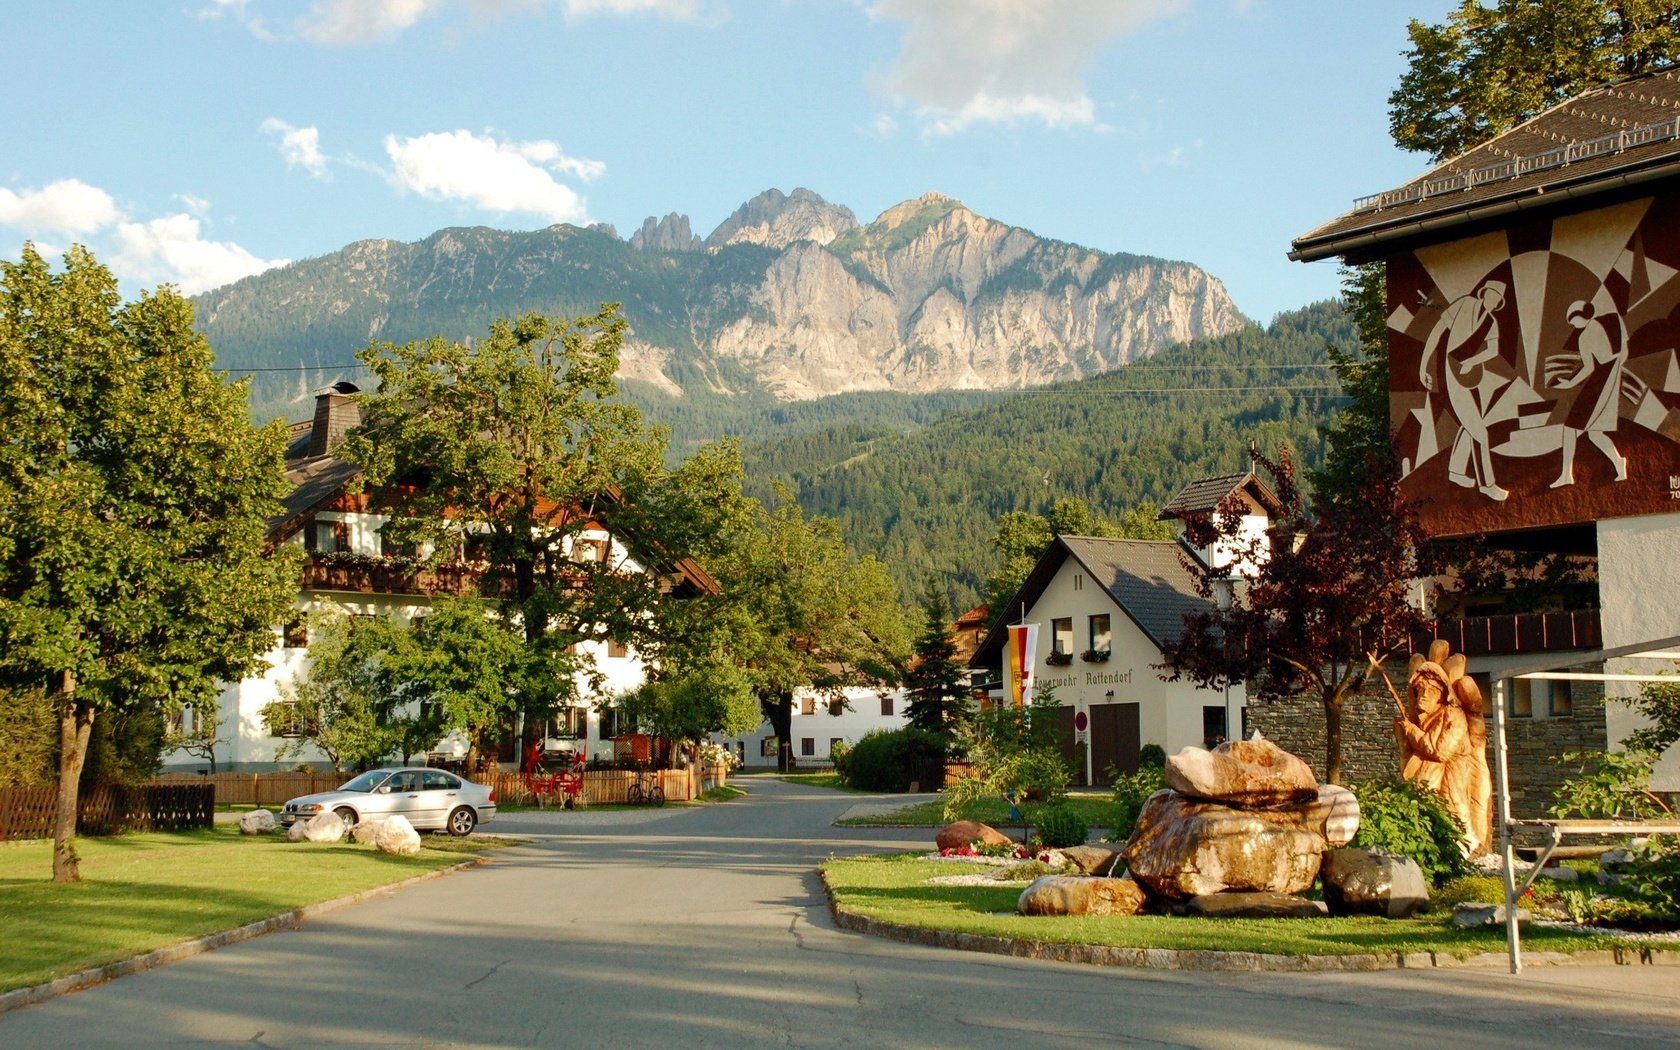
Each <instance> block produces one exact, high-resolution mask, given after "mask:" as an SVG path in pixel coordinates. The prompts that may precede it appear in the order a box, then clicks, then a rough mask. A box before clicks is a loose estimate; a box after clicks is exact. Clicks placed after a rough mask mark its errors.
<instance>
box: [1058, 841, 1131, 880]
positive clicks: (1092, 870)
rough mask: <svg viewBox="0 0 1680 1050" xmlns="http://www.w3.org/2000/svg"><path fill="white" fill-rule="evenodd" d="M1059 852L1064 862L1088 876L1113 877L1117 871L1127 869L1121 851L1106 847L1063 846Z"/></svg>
mask: <svg viewBox="0 0 1680 1050" xmlns="http://www.w3.org/2000/svg"><path fill="white" fill-rule="evenodd" d="M1059 852H1060V853H1061V855H1062V860H1063V861H1064V862H1066V863H1068V864H1072V865H1073V866H1074V867H1076V868H1078V869H1079V870H1080V871H1081V872H1083V873H1084V874H1086V875H1112V874H1114V872H1115V870H1117V869H1119V870H1124V868H1125V865H1124V864H1122V863H1121V862H1120V853H1119V851H1117V850H1111V849H1109V848H1108V847H1106V846H1063V847H1062V848H1061V850H1060V851H1059Z"/></svg>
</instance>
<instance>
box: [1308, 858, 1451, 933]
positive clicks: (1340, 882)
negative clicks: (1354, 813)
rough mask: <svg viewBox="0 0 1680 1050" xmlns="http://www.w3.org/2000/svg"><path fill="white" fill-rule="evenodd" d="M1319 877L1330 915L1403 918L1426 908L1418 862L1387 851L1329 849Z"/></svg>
mask: <svg viewBox="0 0 1680 1050" xmlns="http://www.w3.org/2000/svg"><path fill="white" fill-rule="evenodd" d="M1320 874H1321V875H1322V876H1323V878H1324V903H1325V904H1327V905H1329V906H1330V913H1331V914H1332V915H1381V916H1384V917H1385V918H1389V919H1406V918H1410V917H1411V916H1413V915H1416V914H1418V913H1419V912H1422V911H1424V910H1426V909H1427V908H1428V907H1429V882H1428V880H1426V879H1425V878H1424V877H1423V869H1422V868H1420V867H1418V862H1417V861H1415V860H1413V859H1411V858H1410V857H1402V856H1398V855H1397V854H1394V853H1390V852H1388V851H1387V850H1375V849H1333V850H1331V851H1330V852H1328V853H1326V854H1325V855H1324V865H1323V868H1322V870H1321V872H1320Z"/></svg>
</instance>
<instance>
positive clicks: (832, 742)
mask: <svg viewBox="0 0 1680 1050" xmlns="http://www.w3.org/2000/svg"><path fill="white" fill-rule="evenodd" d="M845 746H846V738H845V737H843V736H831V737H829V738H828V757H829V758H833V757H834V752H835V751H836V750H837V749H838V748H842V747H845Z"/></svg>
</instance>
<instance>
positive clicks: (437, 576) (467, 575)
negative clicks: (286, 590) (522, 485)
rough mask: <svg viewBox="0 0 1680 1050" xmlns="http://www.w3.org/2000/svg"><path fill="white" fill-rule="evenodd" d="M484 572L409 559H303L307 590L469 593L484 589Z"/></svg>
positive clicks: (471, 594)
mask: <svg viewBox="0 0 1680 1050" xmlns="http://www.w3.org/2000/svg"><path fill="white" fill-rule="evenodd" d="M483 579H484V573H483V572H482V571H480V570H478V569H475V568H472V567H469V566H466V565H436V566H430V567H426V568H422V567H420V566H417V565H415V564H413V563H412V562H409V561H406V560H404V561H386V560H379V559H354V560H349V559H346V560H340V559H334V558H313V559H311V560H309V561H306V562H304V563H303V579H302V583H301V586H302V587H303V589H304V590H306V591H349V592H351V593H355V594H423V595H428V596H432V595H448V596H450V597H457V598H462V597H469V596H474V595H478V594H480V593H481V586H482V583H483Z"/></svg>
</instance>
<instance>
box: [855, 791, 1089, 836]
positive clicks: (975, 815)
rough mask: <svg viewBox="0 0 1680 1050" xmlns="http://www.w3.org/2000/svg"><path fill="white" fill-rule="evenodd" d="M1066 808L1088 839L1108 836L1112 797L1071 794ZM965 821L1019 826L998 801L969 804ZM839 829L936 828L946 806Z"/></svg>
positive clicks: (928, 805) (922, 806)
mask: <svg viewBox="0 0 1680 1050" xmlns="http://www.w3.org/2000/svg"><path fill="white" fill-rule="evenodd" d="M1068 804H1069V805H1071V806H1073V808H1074V809H1076V810H1078V811H1079V813H1080V814H1081V815H1082V816H1083V817H1084V818H1085V822H1086V823H1087V824H1089V825H1090V826H1091V835H1092V836H1093V837H1101V836H1103V835H1107V834H1108V833H1109V831H1110V829H1111V827H1112V825H1113V824H1114V818H1115V817H1116V816H1117V812H1116V806H1115V805H1114V797H1113V796H1112V795H1109V794H1106V793H1104V794H1074V795H1069V796H1068ZM962 817H963V819H965V820H978V821H979V822H980V823H982V824H990V825H992V826H993V827H1002V826H1006V825H1015V826H1019V821H1012V820H1010V819H1009V803H1007V802H1005V801H1004V800H1003V799H1001V798H983V799H978V800H976V801H975V802H973V803H972V804H970V805H969V806H968V807H967V808H966V809H964V810H963V812H962ZM839 823H840V824H842V825H866V826H868V825H873V826H879V825H882V824H886V825H890V826H892V827H906V828H937V827H943V826H944V824H945V803H944V802H943V801H941V800H939V799H933V800H931V801H928V802H922V803H919V804H917V805H914V806H907V807H906V808H904V809H899V810H894V811H893V812H892V813H889V814H883V815H880V816H868V817H852V818H850V819H848V820H842V821H839Z"/></svg>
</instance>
